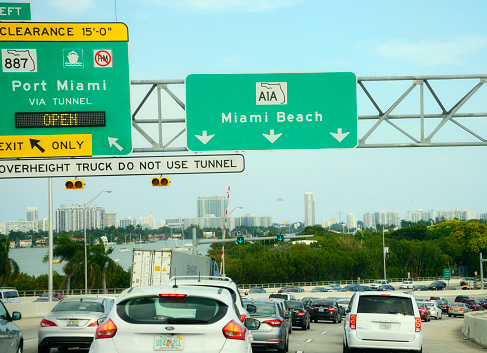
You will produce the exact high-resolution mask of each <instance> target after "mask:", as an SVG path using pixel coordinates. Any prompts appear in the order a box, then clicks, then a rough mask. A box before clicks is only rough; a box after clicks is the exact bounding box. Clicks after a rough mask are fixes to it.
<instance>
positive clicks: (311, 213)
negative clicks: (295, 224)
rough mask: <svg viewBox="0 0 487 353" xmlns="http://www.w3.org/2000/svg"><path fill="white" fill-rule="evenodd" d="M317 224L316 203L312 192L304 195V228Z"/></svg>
mask: <svg viewBox="0 0 487 353" xmlns="http://www.w3.org/2000/svg"><path fill="white" fill-rule="evenodd" d="M315 224H316V223H315V202H314V200H313V193H312V192H305V193H304V226H305V227H309V226H314V225H315Z"/></svg>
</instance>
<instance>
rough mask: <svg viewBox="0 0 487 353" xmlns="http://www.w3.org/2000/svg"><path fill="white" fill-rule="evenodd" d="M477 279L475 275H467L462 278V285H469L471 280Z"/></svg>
mask: <svg viewBox="0 0 487 353" xmlns="http://www.w3.org/2000/svg"><path fill="white" fill-rule="evenodd" d="M476 280H477V279H476V278H473V277H465V278H462V280H461V281H460V287H462V286H468V283H469V282H475V281H476Z"/></svg>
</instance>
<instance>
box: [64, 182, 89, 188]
mask: <svg viewBox="0 0 487 353" xmlns="http://www.w3.org/2000/svg"><path fill="white" fill-rule="evenodd" d="M65 185H66V189H84V188H85V181H84V180H66V183H65Z"/></svg>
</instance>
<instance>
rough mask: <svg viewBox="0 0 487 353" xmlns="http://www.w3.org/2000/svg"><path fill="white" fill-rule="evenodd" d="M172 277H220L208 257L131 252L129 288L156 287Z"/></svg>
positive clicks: (147, 251)
mask: <svg viewBox="0 0 487 353" xmlns="http://www.w3.org/2000/svg"><path fill="white" fill-rule="evenodd" d="M172 276H220V270H219V268H218V263H217V262H216V261H215V259H212V258H211V257H208V256H202V255H193V254H189V253H184V252H181V251H174V250H141V249H133V251H132V276H131V286H132V287H140V286H157V285H161V284H164V283H165V282H167V281H169V279H170V278H171V277H172Z"/></svg>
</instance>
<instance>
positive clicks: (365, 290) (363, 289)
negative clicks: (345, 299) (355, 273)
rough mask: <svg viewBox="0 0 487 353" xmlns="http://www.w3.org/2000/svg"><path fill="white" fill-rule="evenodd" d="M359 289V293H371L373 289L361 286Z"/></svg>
mask: <svg viewBox="0 0 487 353" xmlns="http://www.w3.org/2000/svg"><path fill="white" fill-rule="evenodd" d="M360 287H361V288H362V290H361V292H370V291H373V289H372V288H370V287H369V286H364V285H361V286H360Z"/></svg>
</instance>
